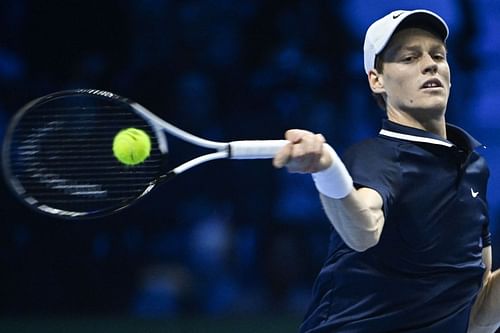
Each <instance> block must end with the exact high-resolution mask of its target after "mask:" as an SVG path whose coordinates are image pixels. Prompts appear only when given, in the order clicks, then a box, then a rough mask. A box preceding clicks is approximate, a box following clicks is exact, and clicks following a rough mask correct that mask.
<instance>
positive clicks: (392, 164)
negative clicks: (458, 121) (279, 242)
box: [301, 120, 490, 333]
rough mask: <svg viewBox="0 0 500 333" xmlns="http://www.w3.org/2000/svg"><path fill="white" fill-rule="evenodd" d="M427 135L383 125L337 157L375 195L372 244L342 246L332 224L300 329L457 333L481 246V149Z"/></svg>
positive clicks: (484, 215)
mask: <svg viewBox="0 0 500 333" xmlns="http://www.w3.org/2000/svg"><path fill="white" fill-rule="evenodd" d="M447 138H448V140H445V139H443V138H441V137H439V136H437V135H435V134H432V133H429V132H426V131H423V130H419V129H415V128H411V127H406V126H402V125H399V124H396V123H393V122H390V121H388V120H385V121H384V122H383V126H382V130H381V131H380V133H379V135H378V137H376V138H372V139H369V140H366V141H363V142H361V143H359V144H356V145H354V146H353V147H351V148H350V149H349V150H348V151H347V153H346V155H345V157H344V163H345V164H346V166H347V169H348V170H349V172H350V173H351V176H352V178H353V180H354V184H355V186H356V187H357V188H360V187H368V188H372V189H374V190H375V191H377V192H378V193H379V194H380V195H381V197H382V198H383V211H384V216H385V224H384V228H383V231H382V234H381V238H380V241H379V243H378V244H377V245H376V246H374V247H372V248H370V249H368V250H367V251H365V252H356V251H354V250H352V249H350V248H349V247H348V246H347V245H346V244H345V243H344V242H343V241H342V239H341V238H340V236H339V235H338V233H337V232H336V231H335V230H334V229H333V228H332V234H331V239H330V247H329V251H328V257H327V259H326V262H325V264H324V266H323V268H322V270H321V272H320V274H319V276H318V278H317V280H316V282H315V285H314V291H313V300H312V304H311V305H310V308H309V311H308V313H307V315H306V318H305V320H304V323H303V324H302V326H301V332H308V333H311V332H338V333H348V332H349V333H351V332H353V333H354V332H356V333H364V332H367V333H377V332H398V333H401V332H422V333H423V332H426V333H431V332H435V333H444V332H453V333H460V332H463V333H465V332H466V331H467V326H468V321H469V313H470V310H471V306H472V304H473V302H474V300H475V298H476V295H477V293H478V291H479V289H480V287H481V283H482V276H483V273H484V269H485V266H484V264H483V261H482V248H483V247H486V246H489V245H490V233H489V230H488V223H489V222H488V221H489V220H488V209H487V203H486V187H487V181H488V177H489V170H488V166H487V164H486V161H485V160H484V158H483V157H481V156H480V154H479V153H480V151H481V149H484V148H483V146H482V145H481V144H479V143H478V142H477V141H476V140H475V139H474V138H472V137H471V136H470V135H469V134H468V133H466V132H465V131H464V130H462V129H460V128H458V127H456V126H452V125H447Z"/></svg>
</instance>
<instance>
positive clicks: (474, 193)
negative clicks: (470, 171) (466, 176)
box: [470, 187, 479, 198]
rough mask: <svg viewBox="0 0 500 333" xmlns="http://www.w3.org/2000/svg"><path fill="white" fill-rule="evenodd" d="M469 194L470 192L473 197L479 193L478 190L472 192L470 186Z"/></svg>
mask: <svg viewBox="0 0 500 333" xmlns="http://www.w3.org/2000/svg"><path fill="white" fill-rule="evenodd" d="M470 194H472V197H473V198H475V197H477V195H478V194H479V192H474V190H473V189H472V187H471V188H470Z"/></svg>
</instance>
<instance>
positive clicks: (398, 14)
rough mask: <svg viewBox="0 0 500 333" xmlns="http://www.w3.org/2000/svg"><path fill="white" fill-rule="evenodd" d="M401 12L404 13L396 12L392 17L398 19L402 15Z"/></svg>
mask: <svg viewBox="0 0 500 333" xmlns="http://www.w3.org/2000/svg"><path fill="white" fill-rule="evenodd" d="M401 14H403V12H399V13H397V14H394V15H392V18H393V19H397V18H398V17H400V16H401Z"/></svg>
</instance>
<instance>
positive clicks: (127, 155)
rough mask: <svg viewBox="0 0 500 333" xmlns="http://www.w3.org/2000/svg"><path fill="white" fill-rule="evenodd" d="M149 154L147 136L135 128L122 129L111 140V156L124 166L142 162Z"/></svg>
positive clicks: (149, 147) (149, 145)
mask: <svg viewBox="0 0 500 333" xmlns="http://www.w3.org/2000/svg"><path fill="white" fill-rule="evenodd" d="M150 152H151V140H150V138H149V135H147V134H146V132H144V131H143V130H140V129H137V128H127V129H123V130H121V131H120V132H118V134H116V136H115V138H114V139H113V155H115V157H116V159H117V160H118V161H120V162H122V163H123V164H125V165H136V164H139V163H142V162H144V160H145V159H146V158H148V157H149V153H150Z"/></svg>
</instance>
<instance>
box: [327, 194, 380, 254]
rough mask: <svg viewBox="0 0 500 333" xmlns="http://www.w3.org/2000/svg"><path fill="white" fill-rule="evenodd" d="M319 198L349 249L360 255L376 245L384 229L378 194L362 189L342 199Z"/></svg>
mask: <svg viewBox="0 0 500 333" xmlns="http://www.w3.org/2000/svg"><path fill="white" fill-rule="evenodd" d="M320 196H321V202H322V204H323V207H324V209H325V212H326V215H327V216H328V219H329V220H330V222H331V223H332V225H333V226H334V228H335V230H336V231H337V232H338V233H339V235H340V237H342V240H343V241H344V242H345V243H346V244H347V245H348V246H349V247H350V248H352V249H353V250H356V251H358V252H360V251H365V250H367V249H369V248H370V247H372V246H375V245H377V243H378V241H379V239H380V235H381V234H382V229H383V227H384V213H383V211H382V204H383V201H382V198H381V197H380V194H378V192H376V191H374V190H372V189H370V188H366V187H363V188H360V189H358V190H353V191H352V192H351V193H350V194H349V195H348V196H347V197H345V198H343V199H332V198H329V197H327V196H325V195H323V194H320Z"/></svg>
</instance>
